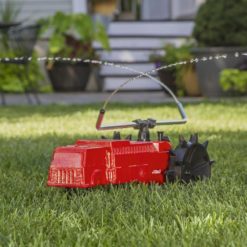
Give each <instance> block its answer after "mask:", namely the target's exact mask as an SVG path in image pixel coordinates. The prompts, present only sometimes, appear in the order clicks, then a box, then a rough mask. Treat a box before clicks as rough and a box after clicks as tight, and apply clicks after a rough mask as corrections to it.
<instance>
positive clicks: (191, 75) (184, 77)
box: [150, 43, 200, 96]
mask: <svg viewBox="0 0 247 247" xmlns="http://www.w3.org/2000/svg"><path fill="white" fill-rule="evenodd" d="M190 49H191V44H190V43H188V44H184V45H182V46H180V47H175V46H174V45H171V44H168V45H166V46H165V47H164V54H165V55H164V56H161V55H158V56H157V55H152V56H151V57H150V59H151V60H152V61H154V62H155V64H156V67H157V68H158V67H160V66H165V65H169V64H175V63H177V62H181V61H189V60H191V59H192V58H193V56H192V54H191V52H190ZM158 75H159V77H160V80H161V81H162V82H163V83H164V84H166V85H167V86H168V87H169V88H170V89H171V90H172V91H173V92H174V93H175V94H179V95H188V96H199V95H200V90H199V85H198V81H197V76H196V73H195V66H194V65H193V64H191V63H188V64H185V65H178V66H174V67H171V68H168V69H163V70H159V71H158Z"/></svg>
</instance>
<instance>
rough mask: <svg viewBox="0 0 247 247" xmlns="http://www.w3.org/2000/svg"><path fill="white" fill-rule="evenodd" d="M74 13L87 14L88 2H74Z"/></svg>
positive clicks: (79, 0)
mask: <svg viewBox="0 0 247 247" xmlns="http://www.w3.org/2000/svg"><path fill="white" fill-rule="evenodd" d="M72 11H73V13H87V12H88V6H87V0H72Z"/></svg>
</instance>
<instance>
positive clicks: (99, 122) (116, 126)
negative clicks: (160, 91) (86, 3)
mask: <svg viewBox="0 0 247 247" xmlns="http://www.w3.org/2000/svg"><path fill="white" fill-rule="evenodd" d="M136 72H138V73H140V75H139V76H138V77H136V78H140V77H142V76H147V77H149V78H150V79H152V80H153V81H154V82H155V83H157V84H159V85H160V86H161V87H163V88H164V89H165V90H166V91H167V92H168V93H169V94H170V95H171V96H172V98H173V99H174V101H175V103H176V104H177V107H178V111H179V113H180V115H181V118H182V119H181V120H159V121H156V125H173V124H185V123H187V116H186V113H185V111H184V108H183V105H182V103H181V102H179V100H178V99H177V97H176V96H175V95H174V93H173V92H172V91H171V90H170V89H169V88H168V87H167V86H166V85H164V84H163V83H162V82H160V81H159V80H157V79H156V78H154V77H152V76H151V75H150V72H146V73H144V72H139V71H136ZM136 78H133V79H130V80H128V81H126V82H124V83H122V84H121V85H120V86H119V87H118V88H117V89H116V90H115V91H114V92H113V93H112V94H111V95H110V96H109V97H108V98H107V99H106V101H105V103H104V106H103V108H102V109H100V111H99V115H98V119H97V122H96V129H97V130H113V129H123V128H135V127H138V124H137V123H135V122H128V123H117V124H110V125H102V123H103V120H104V116H105V113H106V110H105V109H106V106H107V104H108V102H109V101H110V99H111V98H112V96H113V95H115V94H116V93H117V92H118V91H119V90H120V89H121V88H122V87H123V86H125V85H126V84H127V83H129V82H131V81H133V80H135V79H136Z"/></svg>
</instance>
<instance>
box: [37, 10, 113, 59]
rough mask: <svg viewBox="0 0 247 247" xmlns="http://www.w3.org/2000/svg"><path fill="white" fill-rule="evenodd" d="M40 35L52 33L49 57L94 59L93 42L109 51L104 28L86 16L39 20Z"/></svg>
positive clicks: (73, 15) (68, 15) (58, 13)
mask: <svg viewBox="0 0 247 247" xmlns="http://www.w3.org/2000/svg"><path fill="white" fill-rule="evenodd" d="M40 24H41V25H42V26H43V28H42V31H41V33H45V32H47V30H51V31H52V35H51V37H50V41H49V55H52V56H69V57H81V58H89V59H90V58H94V57H95V52H94V49H93V46H92V45H93V42H94V41H98V42H99V43H100V44H101V45H102V47H103V48H104V49H109V40H108V36H107V33H106V31H105V28H104V26H103V25H102V24H101V23H96V24H94V23H93V20H92V18H91V17H90V16H89V15H86V14H65V13H62V12H57V13H56V14H55V15H54V16H52V17H50V18H48V19H43V20H40Z"/></svg>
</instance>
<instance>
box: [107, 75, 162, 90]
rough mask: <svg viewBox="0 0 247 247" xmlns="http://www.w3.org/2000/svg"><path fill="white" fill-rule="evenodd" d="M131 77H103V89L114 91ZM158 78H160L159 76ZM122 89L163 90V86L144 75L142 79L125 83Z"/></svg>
mask: <svg viewBox="0 0 247 247" xmlns="http://www.w3.org/2000/svg"><path fill="white" fill-rule="evenodd" d="M130 78H131V77H106V78H104V79H103V85H104V86H103V90H104V91H113V90H115V89H116V88H118V87H119V86H120V85H121V84H122V83H124V82H126V81H127V80H129V79H130ZM157 79H158V78H157ZM121 90H122V91H134V90H136V91H138V90H152V91H153V90H157V91H159V90H161V86H160V85H158V84H156V83H155V82H153V81H151V80H150V79H149V78H146V77H143V78H141V79H138V80H135V81H131V82H129V83H128V84H127V85H125V86H124V87H123V88H122V89H121Z"/></svg>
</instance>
